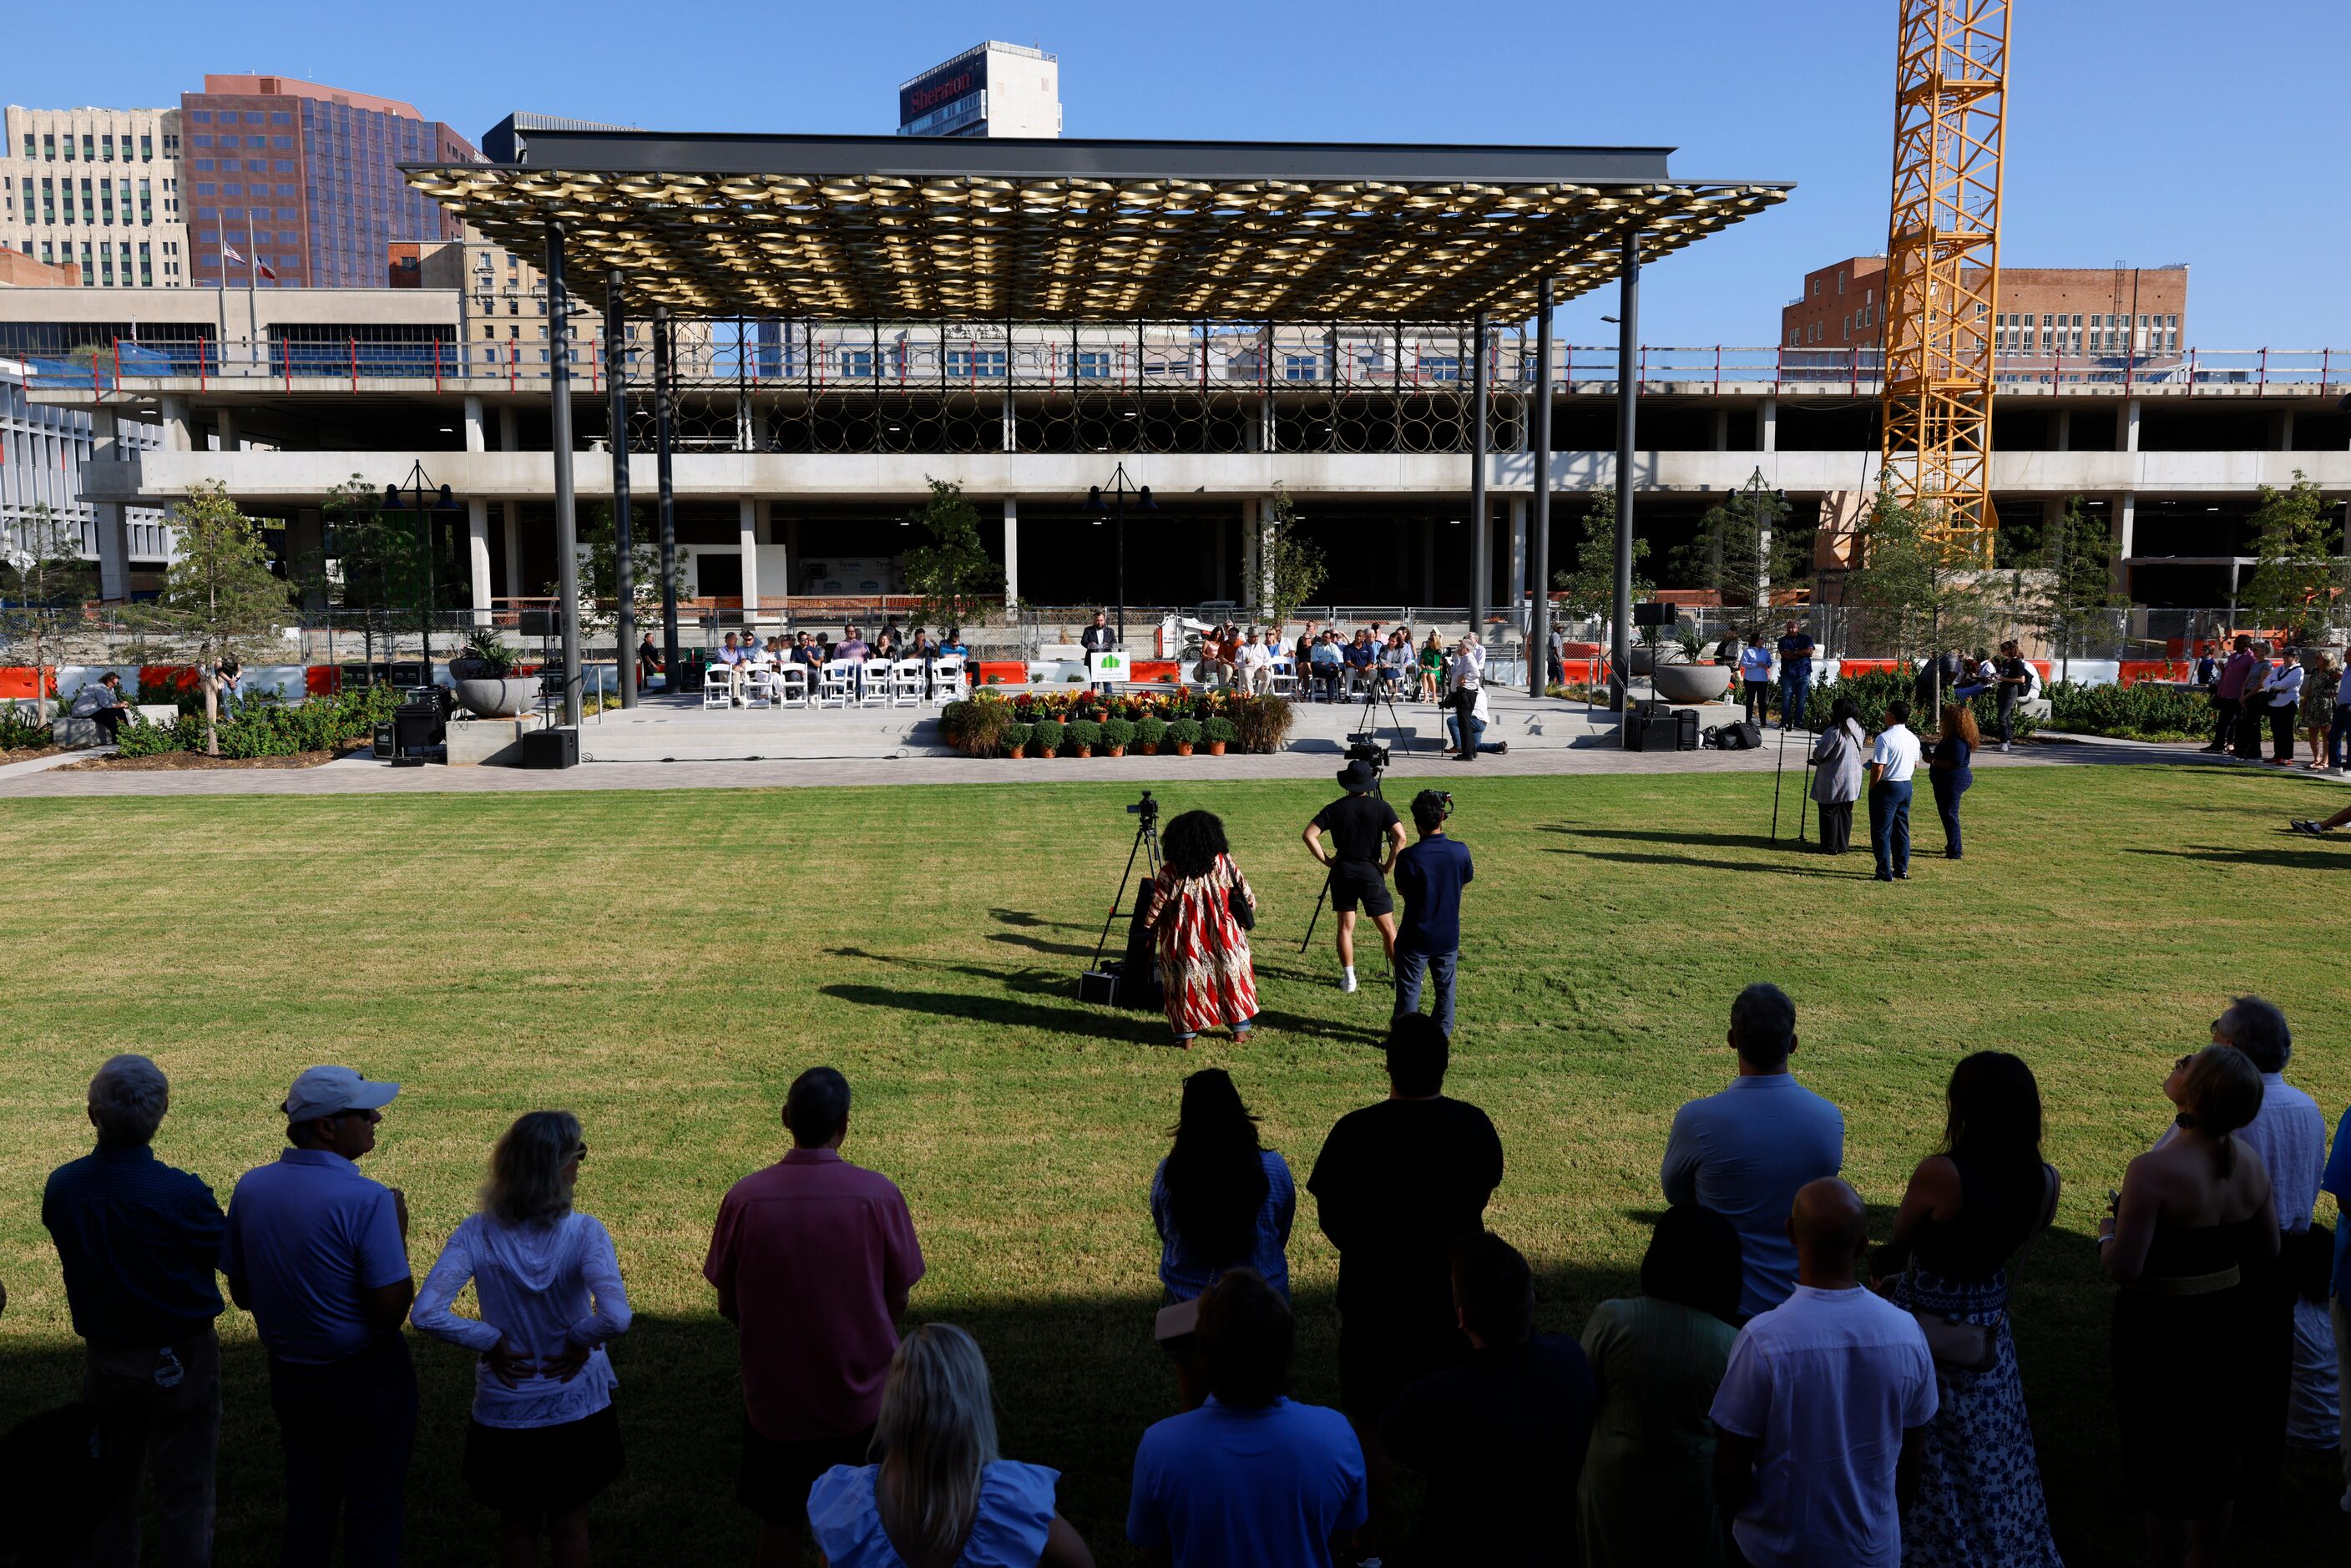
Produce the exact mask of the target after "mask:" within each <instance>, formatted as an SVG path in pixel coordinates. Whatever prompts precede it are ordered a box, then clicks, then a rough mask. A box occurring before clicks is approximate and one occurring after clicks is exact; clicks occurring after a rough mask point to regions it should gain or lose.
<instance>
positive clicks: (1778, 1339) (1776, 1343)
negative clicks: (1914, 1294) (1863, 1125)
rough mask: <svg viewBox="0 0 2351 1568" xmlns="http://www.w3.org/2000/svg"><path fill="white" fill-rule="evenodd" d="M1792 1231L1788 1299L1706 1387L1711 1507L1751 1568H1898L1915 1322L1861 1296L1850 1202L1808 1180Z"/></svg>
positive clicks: (1916, 1458) (1914, 1463) (1920, 1434)
mask: <svg viewBox="0 0 2351 1568" xmlns="http://www.w3.org/2000/svg"><path fill="white" fill-rule="evenodd" d="M1788 1234H1789V1237H1790V1239H1792V1240H1793V1241H1794V1242H1795V1244H1796V1293H1795V1294H1794V1295H1792V1296H1791V1297H1789V1298H1788V1300H1787V1301H1785V1302H1783V1303H1782V1304H1781V1305H1780V1306H1776V1307H1773V1308H1772V1309H1771V1311H1769V1312H1761V1313H1758V1314H1757V1315H1756V1316H1755V1317H1754V1318H1752V1319H1750V1320H1749V1322H1748V1324H1747V1326H1746V1327H1745V1328H1744V1329H1742V1330H1740V1334H1739V1339H1738V1341H1737V1343H1734V1344H1733V1345H1732V1346H1731V1347H1730V1362H1729V1365H1728V1366H1727V1367H1725V1368H1724V1370H1723V1375H1722V1383H1721V1385H1720V1386H1719V1388H1717V1389H1716V1391H1715V1396H1714V1409H1713V1411H1712V1415H1713V1417H1714V1426H1715V1432H1716V1443H1715V1460H1714V1489H1715V1500H1716V1502H1717V1504H1718V1505H1719V1507H1720V1508H1721V1510H1722V1511H1723V1515H1724V1517H1725V1518H1726V1519H1727V1520H1728V1521H1729V1529H1730V1535H1731V1539H1732V1540H1733V1541H1734V1542H1737V1544H1738V1548H1739V1552H1740V1555H1742V1556H1743V1557H1744V1558H1745V1559H1746V1560H1747V1562H1749V1563H1752V1564H1753V1565H1754V1568H1782V1565H1783V1564H1784V1565H1789V1568H1793V1565H1795V1564H1802V1565H1803V1568H1895V1564H1896V1563H1900V1562H1901V1560H1902V1509H1903V1507H1904V1506H1905V1505H1906V1504H1907V1502H1908V1500H1910V1498H1912V1497H1913V1496H1915V1495H1916V1494H1917V1488H1918V1479H1919V1465H1920V1454H1921V1450H1922V1442H1923V1438H1924V1434H1925V1429H1926V1427H1927V1425H1928V1423H1929V1422H1930V1421H1932V1420H1933V1419H1934V1418H1935V1407H1936V1394H1935V1362H1934V1357H1933V1356H1932V1355H1931V1354H1929V1353H1928V1349H1927V1336H1926V1335H1925V1334H1924V1333H1920V1332H1919V1328H1918V1322H1917V1319H1915V1318H1913V1317H1912V1316H1911V1315H1910V1314H1909V1313H1908V1312H1904V1311H1903V1310H1902V1309H1901V1308H1899V1307H1897V1306H1896V1305H1894V1304H1893V1303H1892V1302H1890V1301H1883V1300H1881V1299H1880V1298H1879V1297H1877V1296H1876V1294H1874V1293H1873V1292H1871V1291H1866V1290H1864V1289H1863V1288H1862V1286H1861V1282H1860V1265H1861V1257H1862V1254H1863V1253H1864V1252H1865V1250H1867V1249H1868V1246H1869V1227H1868V1224H1867V1220H1866V1217H1865V1214H1864V1211H1863V1209H1862V1204H1861V1196H1860V1195H1859V1194H1858V1193H1856V1192H1855V1191H1854V1190H1853V1188H1851V1187H1850V1186H1846V1185H1845V1184H1844V1182H1842V1181H1840V1180H1838V1179H1837V1178H1836V1177H1834V1176H1823V1178H1821V1179H1820V1180H1818V1181H1814V1182H1809V1183H1807V1184H1806V1185H1805V1186H1802V1187H1801V1188H1800V1189H1798V1191H1797V1193H1796V1202H1795V1207H1794V1211H1793V1212H1792V1214H1791V1215H1790V1216H1789V1219H1788Z"/></svg>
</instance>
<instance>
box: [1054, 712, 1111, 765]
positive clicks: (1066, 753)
mask: <svg viewBox="0 0 2351 1568" xmlns="http://www.w3.org/2000/svg"><path fill="white" fill-rule="evenodd" d="M1061 733H1062V739H1061V756H1063V757H1092V755H1093V754H1094V747H1097V746H1099V745H1101V744H1102V726H1101V725H1099V724H1096V723H1095V722H1094V721H1093V720H1092V719H1090V718H1073V719H1071V721H1070V722H1069V725H1068V727H1066V728H1065V729H1064V730H1063V731H1062V732H1061Z"/></svg>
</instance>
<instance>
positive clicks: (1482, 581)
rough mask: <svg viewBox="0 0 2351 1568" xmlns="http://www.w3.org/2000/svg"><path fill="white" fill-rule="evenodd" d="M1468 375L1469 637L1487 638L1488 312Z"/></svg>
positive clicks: (1490, 535)
mask: <svg viewBox="0 0 2351 1568" xmlns="http://www.w3.org/2000/svg"><path fill="white" fill-rule="evenodd" d="M1472 320H1473V326H1472V329H1471V332H1470V351H1471V352H1472V353H1473V354H1474V355H1475V356H1476V358H1475V359H1474V360H1473V361H1472V369H1471V371H1470V372H1469V635H1471V636H1472V637H1475V638H1477V639H1478V640H1479V642H1481V643H1482V642H1483V641H1485V637H1486V594H1487V592H1488V591H1489V590H1490V589H1491V588H1492V587H1493V570H1494V568H1493V564H1492V549H1491V547H1492V544H1493V539H1494V519H1493V518H1492V517H1489V516H1487V510H1486V423H1487V416H1488V413H1489V406H1488V400H1489V396H1490V395H1491V393H1492V391H1493V386H1492V383H1491V382H1489V381H1488V379H1487V376H1486V313H1485V312H1484V311H1483V310H1480V311H1479V312H1478V314H1477V315H1476V317H1474V318H1473V319H1472Z"/></svg>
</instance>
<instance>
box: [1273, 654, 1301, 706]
mask: <svg viewBox="0 0 2351 1568" xmlns="http://www.w3.org/2000/svg"><path fill="white" fill-rule="evenodd" d="M1297 689H1298V661H1297V660H1295V659H1276V660H1275V661H1274V662H1273V695H1276V696H1278V697H1286V696H1288V695H1290V693H1292V692H1294V691H1296V690H1297Z"/></svg>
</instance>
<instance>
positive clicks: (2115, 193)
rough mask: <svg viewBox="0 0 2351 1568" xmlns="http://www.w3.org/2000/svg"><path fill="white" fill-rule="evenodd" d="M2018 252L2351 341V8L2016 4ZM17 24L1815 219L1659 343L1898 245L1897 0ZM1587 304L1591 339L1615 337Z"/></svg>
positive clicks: (587, 6)
mask: <svg viewBox="0 0 2351 1568" xmlns="http://www.w3.org/2000/svg"><path fill="white" fill-rule="evenodd" d="M2016 15H2017V20H2016V23H2015V38H2014V51H2015V63H2014V68H2013V69H2012V70H2011V80H2010V111H2009V121H2010V122H2009V136H2010V152H2009V167H2008V183H2007V188H2006V204H2007V212H2006V216H2005V235H2004V249H2003V256H2004V258H2005V259H2006V260H2007V261H2008V262H2009V263H2010V264H2011V265H2012V266H2027V265H2039V266H2082V267H2106V266H2112V265H2114V264H2115V263H2116V262H2121V263H2124V264H2126V265H2134V266H2147V267H2152V266H2157V265H2159V264H2162V263H2167V262H2179V261H2185V262H2188V263H2189V264H2191V266H2192V267H2193V268H2194V271H2193V273H2192V275H2191V280H2190V285H2189V315H2190V318H2191V319H2190V323H2189V325H2190V329H2191V336H2192V337H2193V338H2194V340H2196V342H2197V343H2198V344H2199V346H2202V347H2205V348H2211V349H2240V348H2260V347H2263V346H2269V347H2272V348H2279V349H2285V348H2317V347H2321V346H2325V345H2330V344H2331V345H2335V346H2351V290H2346V287H2345V283H2344V280H2345V278H2346V276H2351V213H2346V202H2345V200H2344V195H2343V193H2344V190H2345V159H2344V152H2345V142H2344V137H2343V133H2342V115H2343V113H2344V112H2345V109H2346V94H2345V92H2344V89H2343V76H2342V73H2343V68H2344V62H2345V61H2346V59H2351V4H2346V3H2345V0H2252V3H2250V4H2247V3H2240V4H2235V5H2220V4H2213V3H2212V0H2016ZM110 18H111V19H110V20H109V21H108V22H107V23H106V24H105V25H104V26H102V28H100V31H101V32H102V34H103V43H102V45H100V46H99V47H93V36H92V34H91V32H90V27H91V26H92V24H91V23H90V21H89V13H88V12H86V11H85V10H83V9H80V8H77V7H72V6H64V5H28V6H22V7H18V8H17V14H16V16H13V17H12V19H11V23H10V27H9V37H10V46H11V47H9V49H8V50H7V51H6V57H5V61H0V98H5V99H6V101H8V102H12V103H22V104H31V105H39V106H45V107H55V106H58V105H64V104H79V103H105V104H114V105H130V104H134V103H135V104H152V103H166V102H172V101H176V95H177V94H178V93H179V92H180V91H182V90H183V89H192V88H194V87H196V86H197V85H198V84H199V79H200V78H201V77H202V75H203V73H204V72H205V71H207V70H214V71H274V72H280V73H283V74H285V75H288V76H299V77H306V78H310V79H313V80H320V81H328V82H332V83H334V84H336V85H338V86H344V87H350V88H355V89H361V90H364V91H370V92H376V93H382V94H385V95H388V96H391V97H394V98H403V99H408V100H410V101H412V102H413V103H415V104H416V105H417V106H418V107H419V108H421V109H422V110H423V111H424V112H425V113H426V114H427V115H429V116H432V117H434V118H436V119H442V120H448V121H449V122H450V123H451V124H453V125H455V127H457V129H458V130H460V131H463V132H465V134H466V135H468V136H472V137H478V136H479V135H480V133H481V132H482V131H483V130H485V129H486V127H488V126H489V125H490V124H492V123H493V122H494V121H496V120H497V119H499V118H500V117H501V116H503V115H504V114H506V113H507V111H508V110H515V109H530V110H539V111H541V112H545V113H551V114H569V115H577V116H580V117H581V118H585V119H595V120H617V121H621V122H624V123H631V124H636V125H642V126H645V127H648V128H657V129H664V130H710V131H815V132H841V131H867V132H881V131H890V130H893V129H894V127H895V112H896V99H895V93H894V89H895V88H896V86H897V84H898V82H899V81H901V80H902V79H904V78H906V77H910V76H913V75H914V74H915V73H916V72H917V71H919V70H921V69H922V68H925V66H928V65H930V64H932V63H934V62H935V61H937V60H939V59H941V58H944V57H946V56H947V55H949V54H951V53H954V52H955V51H956V50H958V49H961V48H963V47H967V46H968V45H970V44H973V43H976V42H978V41H979V40H980V39H981V38H983V37H998V38H1003V39H1007V40H1008V41H1011V42H1016V43H1023V44H1031V43H1033V44H1037V45H1040V46H1041V47H1044V48H1046V49H1049V50H1050V51H1052V52H1053V53H1055V54H1057V55H1059V56H1060V57H1061V99H1062V104H1063V113H1064V121H1065V128H1066V131H1067V133H1068V134H1070V135H1072V136H1165V137H1198V138H1220V137H1262V138H1271V139H1299V140H1334V141H1512V142H1578V141H1588V142H1624V143H1664V144H1668V145H1673V146H1676V147H1678V148H1679V149H1680V151H1679V152H1677V154H1676V156H1675V160H1674V169H1675V172H1677V173H1682V174H1696V175H1701V176H1744V177H1761V178H1778V179H1792V180H1794V181H1796V182H1798V184H1799V189H1798V190H1797V191H1796V193H1795V194H1794V196H1793V197H1792V199H1791V200H1790V201H1789V202H1788V203H1787V204H1785V205H1784V206H1782V207H1779V208H1776V209H1774V210H1772V211H1771V212H1769V213H1767V214H1764V215H1763V216H1762V217H1761V218H1760V219H1756V220H1753V221H1750V223H1748V224H1745V225H1740V227H1738V228H1736V229H1733V230H1731V231H1730V232H1729V234H1727V235H1720V236H1718V237H1716V238H1714V239H1711V240H1708V241H1707V242H1705V243H1703V244H1701V245H1699V246H1697V247H1696V248H1695V249H1694V250H1691V251H1689V252H1687V253H1685V254H1684V255H1682V256H1677V257H1675V258H1673V259H1672V260H1670V261H1669V262H1667V263H1666V264H1665V265H1663V266H1661V267H1656V268H1655V269H1653V270H1652V271H1651V273H1650V274H1649V275H1648V280H1647V287H1645V289H1644V301H1643V304H1644V308H1643V321H1642V328H1643V329H1642V337H1643V338H1644V339H1645V340H1646V341H1648V342H1651V343H1657V344H1703V343H1714V342H1726V343H1750V344H1759V343H1770V342H1771V341H1773V340H1776V338H1777V336H1778V326H1779V309H1780V307H1781V306H1782V304H1783V303H1785V302H1786V301H1787V300H1788V299H1789V298H1792V297H1793V296H1794V294H1795V292H1796V290H1797V287H1798V284H1799V280H1800V278H1801V277H1802V274H1803V273H1804V271H1805V270H1806V269H1808V268H1810V267H1817V266H1820V265H1823V264H1824V263H1826V262H1829V261H1833V260H1834V259H1836V258H1838V257H1840V256H1847V255H1850V254H1854V253H1855V252H1872V251H1876V250H1879V249H1882V248H1883V247H1884V245H1885V241H1886V188H1887V183H1888V177H1889V172H1890V159H1891V150H1890V145H1889V138H1890V133H1891V127H1892V123H1893V88H1892V78H1893V47H1894V3H1893V0H1794V3H1792V4H1791V3H1789V0H1782V3H1780V4H1777V5H1755V4H1752V3H1751V0H1648V3H1646V4H1644V5H1622V4H1614V3H1612V4H1604V5H1603V4H1593V3H1591V0H1551V3H1547V4H1536V5H1528V4H1526V3H1524V0H1519V3H1516V4H1509V5H1493V4H1486V3H1484V0H1447V3H1446V4H1442V5H1430V4H1426V3H1425V0H1423V3H1418V4H1395V3H1390V0H1353V3H1331V0H1315V3H1313V4H1305V3H1301V0H1256V3H1254V4H1228V3H1224V0H1186V3H1183V4H1177V5H1151V6H1143V5H1104V4H1101V3H1100V0H1094V3H1092V4H1085V5H1076V4H998V5H973V4H969V3H968V0H967V3H964V4H956V5H943V4H924V3H914V0H886V3H876V0H866V3H864V4H862V5H860V4H854V3H852V4H846V5H842V4H835V5H801V4H774V3H770V4H766V5H731V4H729V5H722V4H694V3H687V0H665V3H663V4H658V5H649V4H645V3H643V0H637V3H635V4H631V5H613V4H604V3H595V0H590V3H579V4H564V5H557V4H551V3H549V0H507V3H505V4H480V3H475V4H468V5H451V4H444V3H440V0H403V3H402V4H400V5H391V6H345V5H318V4H315V3H313V4H309V5H279V4H269V3H254V4H246V5H239V6H237V7H235V9H233V10H232V11H227V12H224V11H220V10H218V9H216V8H207V7H196V6H185V5H168V6H167V5H159V4H154V3H153V0H134V3H133V5H131V7H129V8H128V9H126V10H121V11H118V12H115V13H111V14H110ZM1610 309H1613V306H1612V305H1609V304H1606V303H1602V302H1597V301H1593V300H1584V301H1580V302H1577V303H1574V304H1571V305H1570V306H1568V307H1567V308H1566V309H1565V310H1564V312H1563V313H1562V330H1563V331H1564V332H1565V333H1567V335H1568V336H1569V337H1570V338H1571V339H1573V340H1575V341H1580V342H1599V341H1613V340H1614V329H1613V328H1609V327H1606V326H1604V325H1603V324H1601V322H1600V320H1599V317H1600V315H1601V313H1602V312H1603V311H1604V310H1610Z"/></svg>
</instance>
